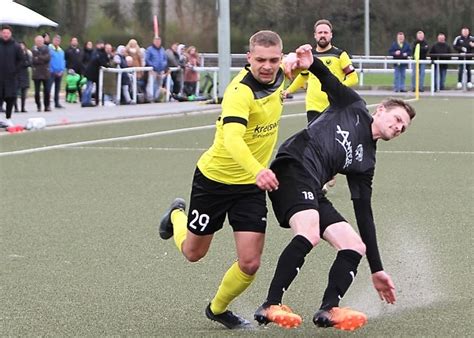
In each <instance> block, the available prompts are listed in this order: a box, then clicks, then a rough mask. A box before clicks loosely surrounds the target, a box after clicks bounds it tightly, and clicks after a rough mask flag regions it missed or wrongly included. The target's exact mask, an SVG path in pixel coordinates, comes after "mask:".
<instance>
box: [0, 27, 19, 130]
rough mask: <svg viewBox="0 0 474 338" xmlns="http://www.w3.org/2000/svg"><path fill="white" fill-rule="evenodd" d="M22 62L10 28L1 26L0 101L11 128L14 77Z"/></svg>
mask: <svg viewBox="0 0 474 338" xmlns="http://www.w3.org/2000/svg"><path fill="white" fill-rule="evenodd" d="M22 60H23V56H22V52H21V48H20V46H19V45H18V44H17V43H16V42H15V40H14V39H13V38H12V29H11V27H10V26H6V25H5V26H2V35H1V38H0V101H3V102H5V103H6V109H5V113H6V117H7V120H6V124H7V126H9V127H11V126H13V122H12V120H11V117H12V110H13V105H14V103H15V99H16V92H17V85H16V82H17V81H16V77H17V73H18V70H19V69H20V65H21V62H22Z"/></svg>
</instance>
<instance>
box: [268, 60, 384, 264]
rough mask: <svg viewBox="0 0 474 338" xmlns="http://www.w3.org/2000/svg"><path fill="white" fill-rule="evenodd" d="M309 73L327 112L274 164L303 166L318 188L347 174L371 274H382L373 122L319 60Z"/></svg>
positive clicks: (285, 145) (357, 99)
mask: <svg viewBox="0 0 474 338" xmlns="http://www.w3.org/2000/svg"><path fill="white" fill-rule="evenodd" d="M309 71H310V72H311V73H313V74H314V75H315V76H316V77H317V78H318V79H319V81H320V82H321V88H322V90H323V91H325V92H326V93H327V95H328V98H329V107H328V108H327V109H326V110H325V111H324V113H323V114H322V115H321V116H320V117H319V118H318V119H316V120H314V121H312V122H311V123H310V125H309V126H308V127H306V129H304V130H302V131H300V132H299V133H297V134H295V135H293V136H292V137H290V138H289V139H288V140H286V141H285V142H284V143H283V144H282V145H281V146H280V148H279V149H278V153H277V155H276V159H275V161H279V160H284V159H288V158H291V159H292V160H294V161H297V162H299V163H301V164H302V165H303V167H304V168H305V169H306V171H307V172H308V173H309V175H311V177H312V178H314V179H315V180H316V182H317V184H318V185H319V188H321V187H322V185H323V184H324V183H326V182H327V181H329V180H330V179H331V178H332V177H333V176H334V175H335V174H337V173H340V174H344V175H346V177H347V181H348V184H349V188H350V190H351V197H352V201H353V205H354V211H355V216H356V219H357V225H358V228H359V232H360V235H361V237H362V240H363V241H364V243H365V244H366V247H367V251H366V255H367V259H368V261H369V265H370V269H371V271H372V272H377V271H380V270H383V267H382V262H381V259H380V254H379V251H378V246H377V238H376V232H375V223H374V218H373V214H372V206H371V197H372V179H373V176H374V171H375V153H376V142H375V141H374V140H373V136H372V128H371V124H372V121H373V118H372V116H371V115H370V114H369V112H368V110H367V107H366V104H365V101H364V100H363V99H362V98H361V97H360V96H359V95H358V94H357V93H356V92H355V91H354V90H352V89H351V88H349V87H347V86H345V85H343V84H342V83H341V82H340V81H339V80H338V79H337V78H336V77H335V76H334V75H332V74H331V72H330V71H329V69H328V68H327V67H326V66H324V64H323V63H322V62H321V61H320V60H319V59H318V58H314V62H313V64H312V65H311V67H310V68H309Z"/></svg>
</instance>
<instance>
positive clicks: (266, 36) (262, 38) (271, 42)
mask: <svg viewBox="0 0 474 338" xmlns="http://www.w3.org/2000/svg"><path fill="white" fill-rule="evenodd" d="M255 46H263V47H271V46H278V47H280V48H281V49H283V42H282V41H281V38H280V35H278V34H277V33H275V32H274V31H269V30H263V31H258V32H257V33H255V34H254V35H252V36H251V37H250V39H249V50H250V51H252V50H253V49H254V48H255Z"/></svg>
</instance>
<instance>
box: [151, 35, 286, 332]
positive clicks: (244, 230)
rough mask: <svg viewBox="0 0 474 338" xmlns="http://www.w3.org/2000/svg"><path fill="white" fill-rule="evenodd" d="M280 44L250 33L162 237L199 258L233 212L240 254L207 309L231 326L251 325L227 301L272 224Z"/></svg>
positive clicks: (246, 279) (238, 289)
mask: <svg viewBox="0 0 474 338" xmlns="http://www.w3.org/2000/svg"><path fill="white" fill-rule="evenodd" d="M282 48H283V46H282V41H281V39H280V37H279V35H278V34H276V33H275V32H272V31H259V32H257V33H255V34H254V35H253V36H252V37H251V38H250V41H249V52H248V53H247V60H248V63H249V65H247V66H246V67H245V68H244V69H242V70H241V71H240V73H239V74H238V75H237V76H236V77H235V78H234V79H233V80H232V82H231V83H230V84H229V86H228V87H227V89H226V91H225V93H224V96H223V101H222V114H221V115H220V116H219V118H218V120H217V122H216V133H215V137H214V142H213V144H212V146H211V147H210V148H209V149H208V150H207V151H206V152H205V153H204V154H203V155H202V156H201V158H200V159H199V161H198V163H197V168H196V171H195V173H194V178H193V183H192V191H191V198H190V206H189V213H188V215H186V213H185V208H186V204H185V201H184V200H183V199H181V198H177V199H175V200H174V201H173V203H172V204H171V206H170V208H169V209H168V211H167V212H166V213H165V214H164V216H163V218H162V220H161V222H160V226H159V231H160V236H161V238H163V239H168V238H171V237H173V238H174V241H175V244H176V246H177V247H178V249H179V250H180V251H181V252H182V254H183V255H184V257H186V259H188V260H189V261H190V262H196V261H198V260H200V259H201V258H202V257H204V256H205V255H206V253H207V251H208V249H209V246H210V244H211V241H212V238H213V236H214V233H215V232H217V231H218V230H220V229H221V228H222V226H223V223H224V220H225V217H226V216H227V217H228V219H229V223H230V225H231V226H232V228H233V232H234V238H235V244H236V251H237V258H238V260H237V261H236V262H235V263H234V264H232V266H231V267H230V268H229V270H228V271H227V272H226V273H225V275H224V277H223V279H222V281H221V284H220V286H219V288H218V290H217V293H216V295H215V296H214V298H213V299H212V300H211V302H210V303H209V305H208V306H207V308H206V310H205V314H206V316H207V317H208V318H209V319H211V320H214V321H217V322H219V323H221V324H223V325H224V326H226V327H227V328H230V329H236V328H246V327H249V326H250V322H249V321H248V320H246V319H244V318H242V317H240V316H239V315H237V314H234V313H233V312H231V311H229V310H228V309H227V307H228V305H229V304H230V302H231V301H232V300H233V299H235V298H236V297H237V296H239V295H240V294H241V293H242V292H244V291H245V289H246V288H247V287H248V286H249V285H250V284H251V283H252V281H253V279H254V278H255V274H256V272H257V270H258V268H259V267H260V257H261V255H262V251H263V243H264V238H265V228H266V223H267V218H266V217H267V206H266V199H265V191H272V190H275V189H277V188H278V181H277V179H276V176H275V174H274V173H273V172H272V170H270V169H268V168H267V166H268V162H269V160H270V157H271V155H272V152H273V149H274V147H275V143H276V140H277V135H278V126H279V123H280V116H281V112H282V108H283V97H282V92H283V89H284V82H285V74H284V71H283V67H282V66H281V62H282Z"/></svg>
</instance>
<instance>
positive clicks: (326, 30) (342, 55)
mask: <svg viewBox="0 0 474 338" xmlns="http://www.w3.org/2000/svg"><path fill="white" fill-rule="evenodd" d="M314 39H315V40H316V48H315V50H314V51H313V55H314V56H317V57H318V58H319V59H320V60H321V61H323V63H324V65H326V67H328V68H329V70H330V71H331V73H332V74H334V75H335V76H336V78H338V79H339V81H341V82H342V83H343V84H344V85H346V86H348V87H352V86H355V85H356V84H357V82H358V81H359V78H358V76H357V73H356V72H355V69H354V66H353V65H352V62H351V59H350V57H349V54H347V52H346V51H344V50H342V49H339V48H337V47H334V46H333V45H332V44H331V41H332V24H331V22H329V20H326V19H321V20H318V21H316V23H315V24H314ZM305 84H307V87H306V99H305V101H306V117H307V119H308V123H310V122H311V121H312V120H313V119H315V118H318V117H319V116H320V115H321V113H322V112H323V111H324V110H325V109H326V108H327V107H329V100H328V96H327V94H326V93H325V92H324V91H322V90H321V82H319V80H318V78H317V77H316V76H314V75H313V74H312V73H311V72H309V71H307V70H305V71H302V72H301V73H300V74H299V75H298V76H297V77H296V78H295V80H294V81H293V83H292V84H291V85H290V86H289V87H288V88H287V89H286V91H285V92H284V95H286V94H289V93H293V92H294V91H296V90H297V89H298V88H301V87H304V86H305ZM335 184H336V179H335V178H332V179H331V180H330V181H329V182H327V184H325V185H324V187H323V189H322V191H323V192H324V193H326V192H327V190H328V187H333V186H334V185H335Z"/></svg>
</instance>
